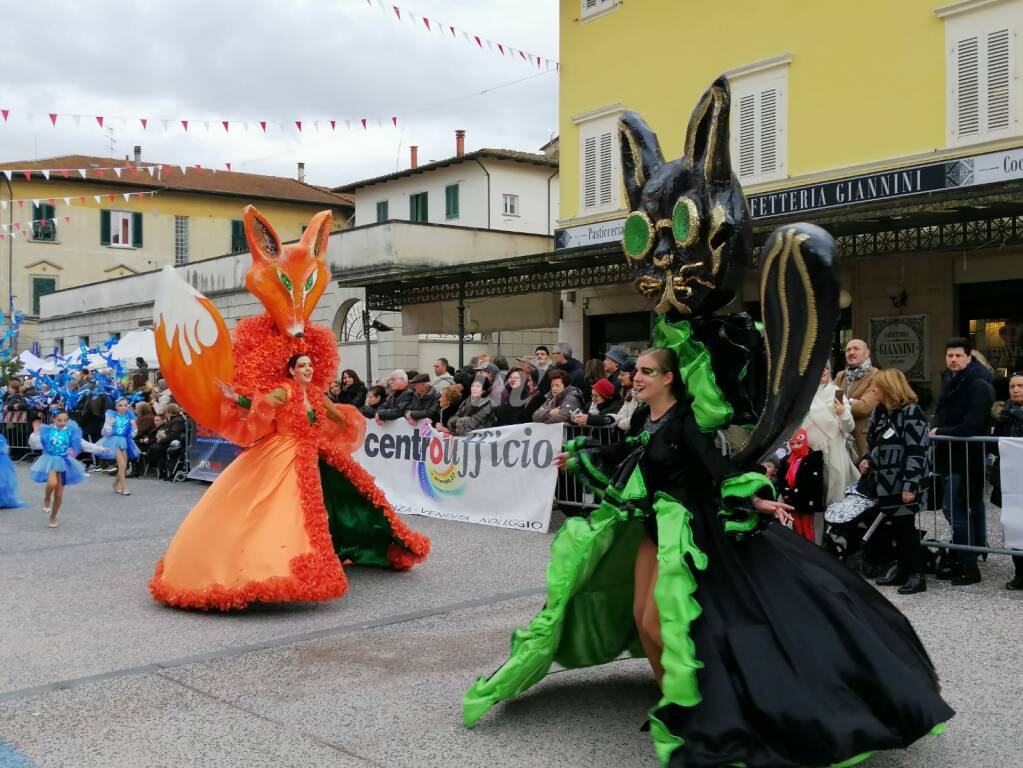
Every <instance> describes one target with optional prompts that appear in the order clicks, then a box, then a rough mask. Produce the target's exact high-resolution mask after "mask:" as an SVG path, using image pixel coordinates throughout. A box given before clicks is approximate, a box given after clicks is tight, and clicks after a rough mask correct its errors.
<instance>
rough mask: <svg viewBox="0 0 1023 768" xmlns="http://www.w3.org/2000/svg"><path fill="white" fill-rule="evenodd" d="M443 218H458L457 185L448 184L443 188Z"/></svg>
mask: <svg viewBox="0 0 1023 768" xmlns="http://www.w3.org/2000/svg"><path fill="white" fill-rule="evenodd" d="M444 217H445V218H448V219H457V218H458V185H457V184H450V185H448V186H446V187H444Z"/></svg>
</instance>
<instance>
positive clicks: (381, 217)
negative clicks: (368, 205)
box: [377, 200, 389, 224]
mask: <svg viewBox="0 0 1023 768" xmlns="http://www.w3.org/2000/svg"><path fill="white" fill-rule="evenodd" d="M388 218H389V216H388V211H387V201H386V200H380V201H379V202H378V203H377V223H378V224H379V223H380V222H381V221H387V219H388Z"/></svg>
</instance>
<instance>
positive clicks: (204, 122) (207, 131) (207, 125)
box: [202, 120, 210, 133]
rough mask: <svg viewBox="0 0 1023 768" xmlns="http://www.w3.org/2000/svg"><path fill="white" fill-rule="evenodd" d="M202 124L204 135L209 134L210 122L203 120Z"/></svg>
mask: <svg viewBox="0 0 1023 768" xmlns="http://www.w3.org/2000/svg"><path fill="white" fill-rule="evenodd" d="M202 124H203V127H204V128H205V129H206V133H209V132H210V121H209V120H203V121H202Z"/></svg>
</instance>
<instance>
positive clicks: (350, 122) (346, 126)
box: [345, 120, 352, 131]
mask: <svg viewBox="0 0 1023 768" xmlns="http://www.w3.org/2000/svg"><path fill="white" fill-rule="evenodd" d="M345 128H347V129H348V130H349V131H350V130H352V121H351V120H345Z"/></svg>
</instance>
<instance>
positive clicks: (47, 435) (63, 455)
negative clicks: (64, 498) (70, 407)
mask: <svg viewBox="0 0 1023 768" xmlns="http://www.w3.org/2000/svg"><path fill="white" fill-rule="evenodd" d="M39 440H40V443H41V444H42V448H43V455H42V456H40V457H39V458H38V459H36V460H35V463H34V464H33V465H32V469H31V477H32V479H33V480H35V481H36V482H37V483H45V482H46V481H47V480H49V478H50V473H51V472H60V473H61V475H62V476H63V480H64V485H75V484H76V483H80V482H82V481H83V480H85V479H86V477H88V475H86V474H85V465H84V464H82V462H80V461H78V460H77V459H75V458H74V457H75V455H77V454H78V453H79V452H80V451H81V450H82V430H81V428H80V427H79V426H78V425H77V424H76V423H75V422H73V421H69V422H68V423H67V426H66V427H64V429H57V428H56V427H55V426H53V425H52V424H43V426H41V427H40V428H39ZM69 449H70V451H71V455H70V456H69V455H68V450H69Z"/></svg>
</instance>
